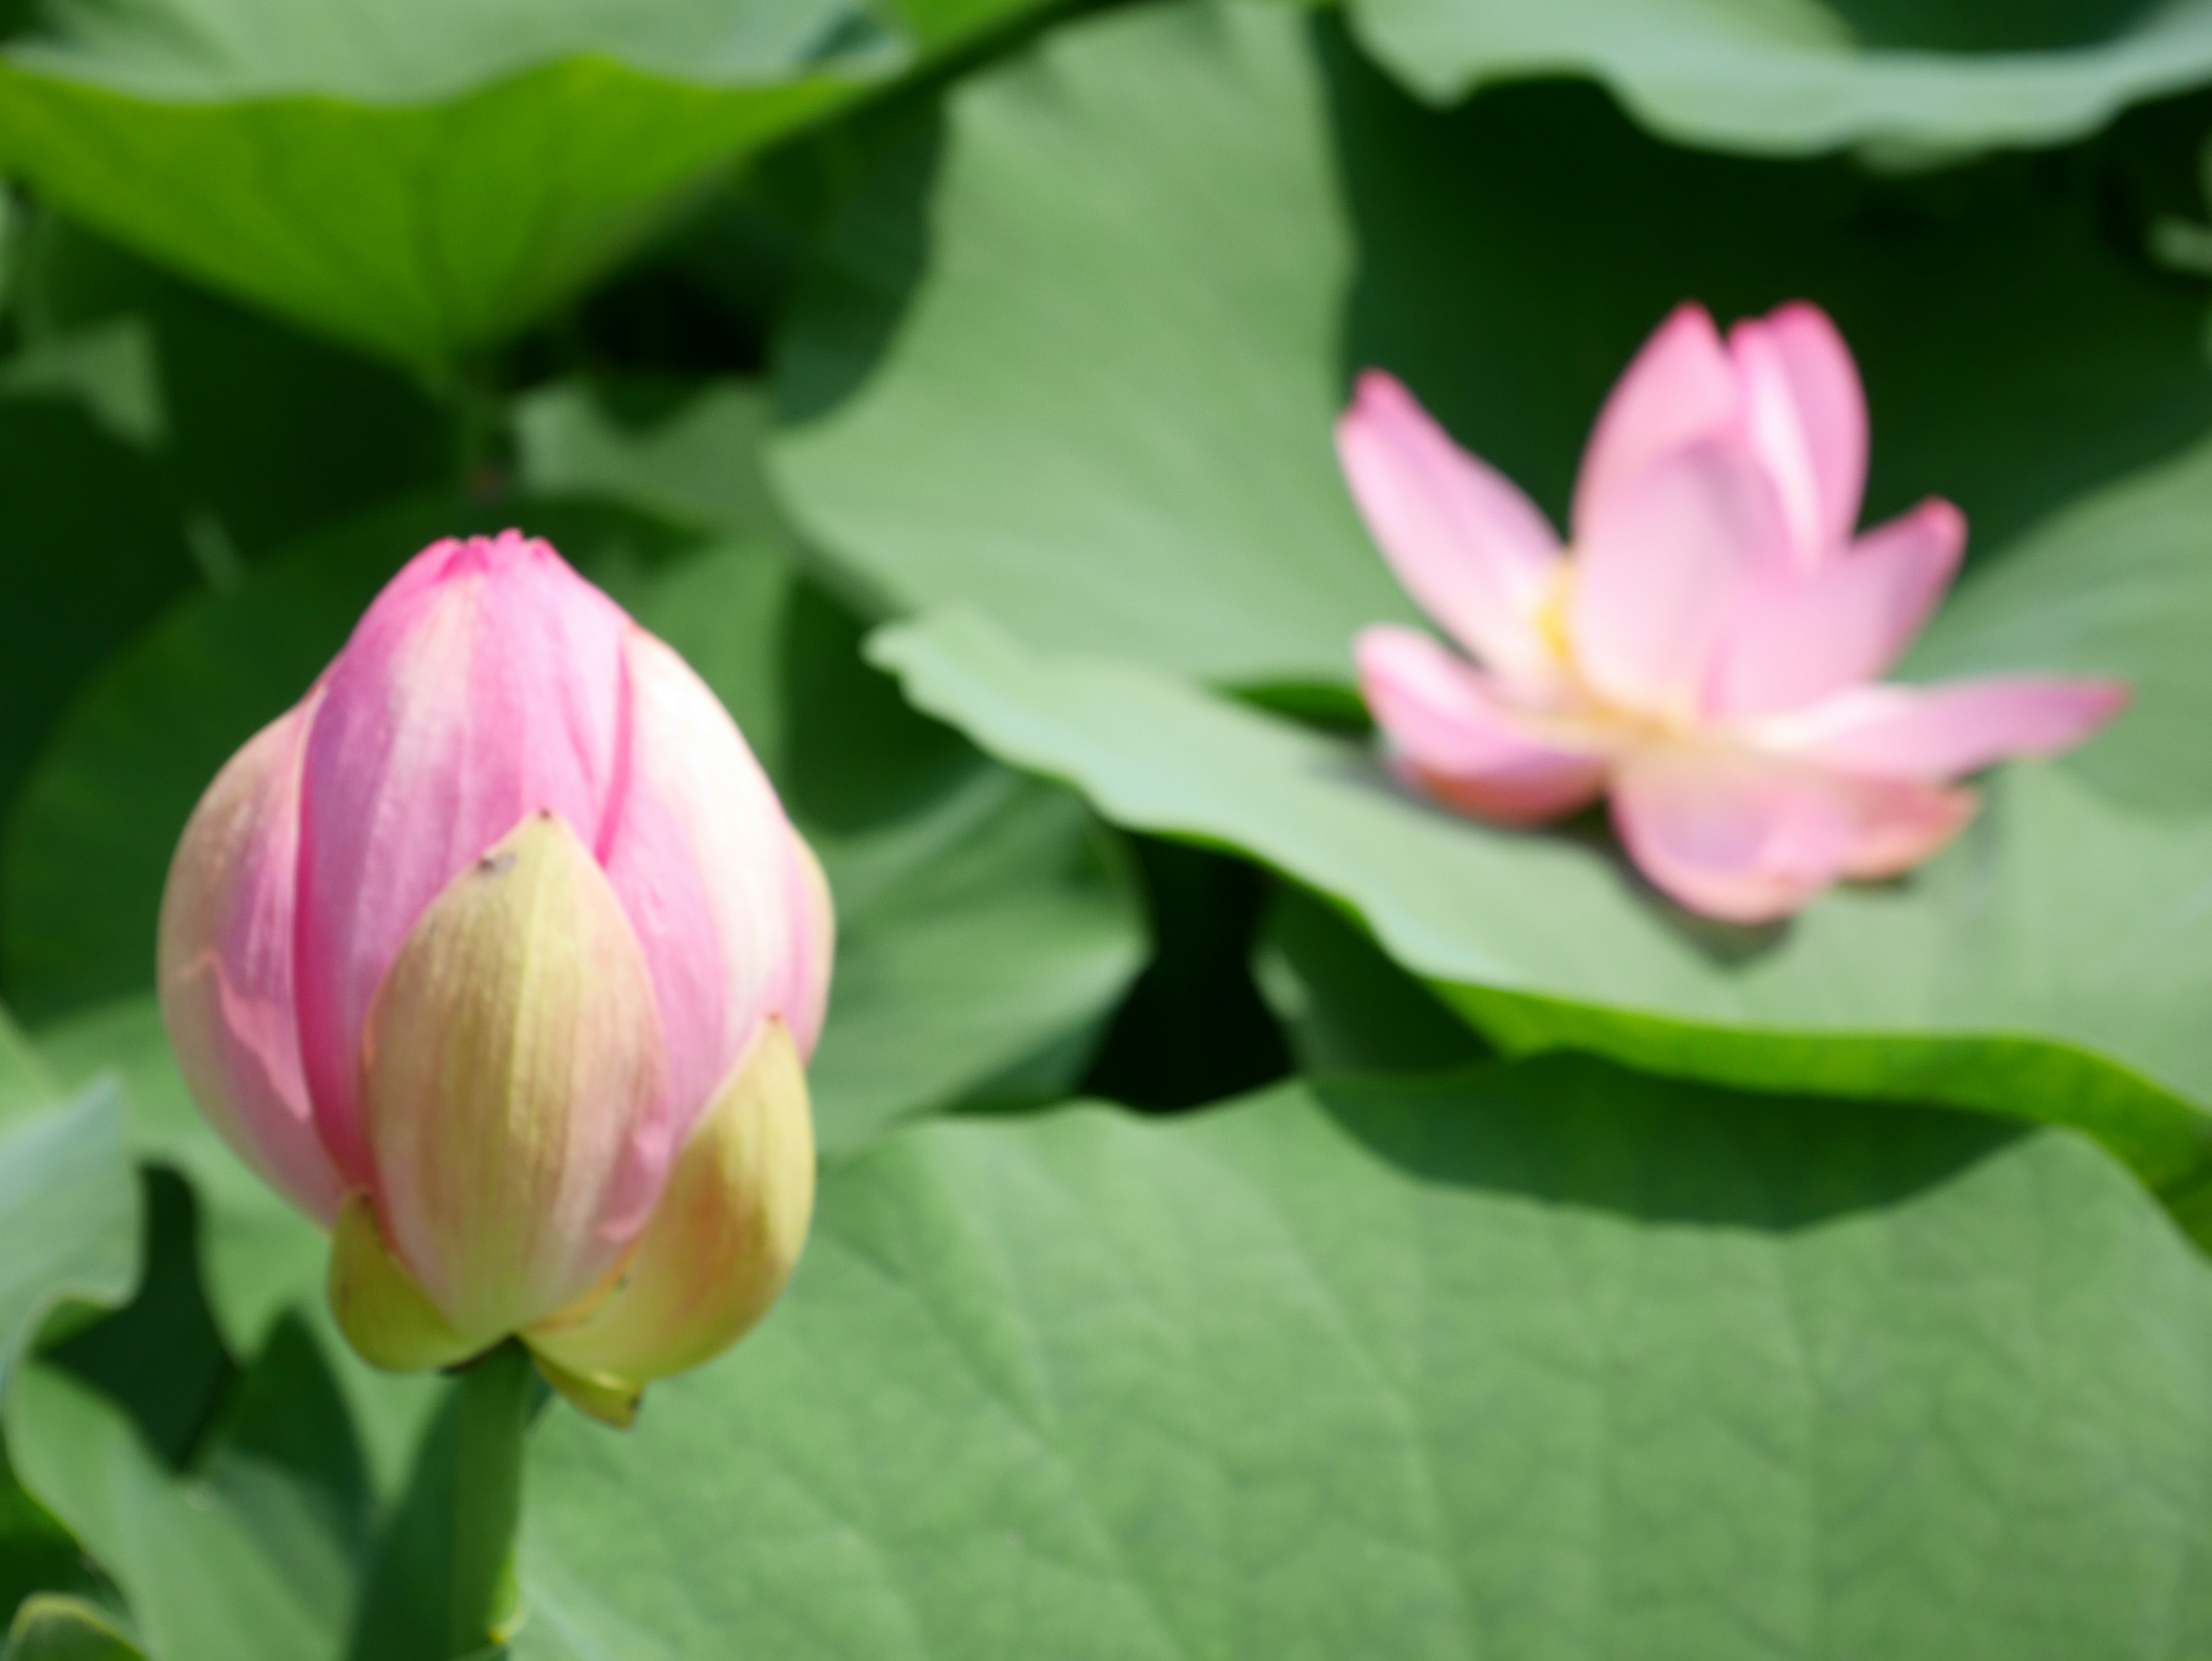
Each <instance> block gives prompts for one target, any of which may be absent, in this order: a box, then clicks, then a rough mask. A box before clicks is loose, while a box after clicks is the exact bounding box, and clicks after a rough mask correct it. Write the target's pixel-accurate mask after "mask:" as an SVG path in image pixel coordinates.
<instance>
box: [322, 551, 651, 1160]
mask: <svg viewBox="0 0 2212 1661" xmlns="http://www.w3.org/2000/svg"><path fill="white" fill-rule="evenodd" d="M627 626H628V622H627V619H626V618H624V617H623V614H622V612H621V611H620V610H619V608H617V606H616V605H615V604H614V603H613V602H612V601H611V600H610V599H607V598H606V596H605V595H604V594H602V593H600V592H599V590H598V589H596V588H594V587H592V586H591V585H590V584H588V583H586V582H585V581H583V580H582V579H581V578H580V577H579V576H577V575H576V574H575V573H574V571H572V570H570V569H568V565H567V564H566V563H563V562H562V559H561V557H560V556H559V555H558V554H556V553H555V552H554V551H553V550H552V549H551V548H550V547H548V546H547V545H545V544H544V543H542V542H535V541H531V540H527V539H526V538H522V537H520V536H519V535H516V534H514V533H513V532H509V533H507V535H505V536H502V537H500V538H496V539H487V538H471V540H469V541H467V542H443V543H440V544H437V545H435V546H433V547H431V548H428V549H426V550H425V551H423V552H422V553H421V554H420V555H418V556H416V558H415V560H414V561H413V562H412V563H410V566H409V567H408V569H406V570H405V571H404V572H403V573H402V574H401V575H400V576H399V577H398V579H397V580H396V581H394V582H393V583H392V586H391V587H389V588H387V589H386V591H385V593H383V594H382V595H380V597H379V598H378V599H377V601H376V603H375V604H374V605H372V606H371V607H370V608H369V611H368V614H367V615H366V616H365V617H363V618H362V621H361V624H360V625H359V626H358V627H357V628H356V630H355V631H354V636H353V638H352V639H351V640H350V641H349V642H348V643H347V646H346V648H345V650H344V651H343V653H341V654H339V656H338V659H337V661H336V662H335V663H334V664H333V665H332V666H331V672H330V675H329V678H328V681H327V683H326V686H325V695H324V698H323V703H322V708H321V709H320V710H319V713H318V714H317V715H316V717H315V720H314V722H313V727H312V728H311V730H310V732H309V733H308V737H307V750H306V758H305V764H304V771H303V779H302V785H301V842H300V893H299V908H298V914H297V917H296V923H295V928H296V934H295V940H296V946H297V962H298V965H299V969H298V978H297V988H296V990H297V996H298V1007H299V1022H300V1041H301V1060H302V1062H303V1064H304V1068H305V1073H306V1076H307V1086H308V1090H309V1092H310V1093H311V1095H312V1097H313V1101H314V1107H315V1115H316V1118H317V1122H318V1123H319V1126H320V1128H321V1130H322V1135H323V1141H324V1143H325V1146H326V1147H328V1148H329V1149H330V1151H331V1155H332V1157H333V1158H334V1159H336V1160H337V1164H338V1165H339V1168H340V1170H341V1171H343V1174H344V1175H345V1177H347V1179H348V1180H349V1182H351V1183H355V1184H356V1185H360V1186H366V1185H368V1182H369V1180H370V1171H369V1166H368V1154H367V1148H366V1145H365V1143H364V1141H363V1140H362V1134H361V1130H360V1128H359V1126H358V1124H357V1123H356V1115H355V1111H354V1087H355V1076H354V1075H355V1070H356V1067H357V1065H358V1057H359V1056H360V1050H361V1037H362V1026H363V1023H364V1022H365V1021H366V1019H367V1017H368V1006H369V1001H370V1000H371V999H372V998H373V997H374V995H375V994H376V990H377V988H378V987H379V985H380V984H381V983H382V982H383V979H384V976H385V971H386V969H387V968H388V967H389V966H390V964H391V963H392V958H393V957H394V956H395V955H396V954H397V953H398V950H399V946H400V943H401V941H403V940H405V939H406V938H407V935H408V933H409V931H410V929H412V928H414V926H415V922H416V919H417V918H418V917H419V916H421V915H422V910H423V908H425V907H426V906H428V904H430V902H431V900H432V899H433V898H435V897H436V896H437V895H438V894H439V893H440V892H441V891H442V890H443V889H444V888H445V886H446V885H447V883H448V882H450V881H451V880H452V879H453V877H454V876H455V874H456V873H459V872H460V871H462V870H464V869H465V868H466V867H468V865H469V864H470V863H471V861H474V860H475V859H476V858H477V856H478V855H481V854H482V853H483V851H484V850H485V849H487V848H489V847H490V846H491V844H492V843H494V842H495V841H497V840H498V839H499V838H500V837H501V836H503V835H505V834H506V832H507V831H508V830H509V829H510V828H511V827H512V826H513V825H514V824H516V822H517V821H519V820H520V818H522V817H523V816H524V815H525V814H526V813H530V812H536V811H538V810H539V809H547V810H550V811H552V812H556V813H558V814H559V815H560V816H561V817H562V818H563V819H564V820H566V821H567V822H568V824H571V825H572V826H574V828H575V830H576V831H577V833H578V834H579V835H580V836H581V837H584V838H585V839H586V842H587V843H595V842H596V841H597V839H598V837H599V828H600V820H601V818H602V814H603V811H604V807H605V803H606V801H607V800H608V798H609V796H610V794H611V793H612V791H613V789H614V788H615V785H616V782H617V770H618V767H619V765H620V762H621V757H622V754H623V746H624V737H623V733H624V728H625V727H626V725H627V722H628V719H629V710H628V702H627V697H626V693H625V691H624V684H623V672H622V668H623V658H622V640H623V631H624V630H625V629H626V628H627Z"/></svg>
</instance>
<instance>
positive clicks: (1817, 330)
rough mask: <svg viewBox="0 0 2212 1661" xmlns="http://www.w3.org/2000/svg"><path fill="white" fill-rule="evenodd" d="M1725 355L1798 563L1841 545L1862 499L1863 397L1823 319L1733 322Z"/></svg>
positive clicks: (1799, 307)
mask: <svg viewBox="0 0 2212 1661" xmlns="http://www.w3.org/2000/svg"><path fill="white" fill-rule="evenodd" d="M1729 353H1730V356H1731V357H1732V358H1733V359H1734V361H1735V368H1736V372H1737V374H1738V375H1739V376H1741V384H1742V386H1743V389H1744V393H1745V400H1746V411H1747V425H1748V427H1749V429H1750V433H1751V437H1752V442H1753V445H1754V446H1755V447H1757V448H1758V449H1759V453H1760V454H1761V456H1762V457H1763V458H1764V459H1765V461H1766V463H1767V465H1768V468H1769V470H1770V471H1771V473H1772V475H1773V477H1774V478H1775V480H1776V483H1777V485H1778V488H1779V490H1781V493H1782V496H1783V501H1784V507H1785V510H1786V511H1787V513H1788V514H1789V517H1790V528H1791V534H1792V537H1793V538H1794V539H1795V542H1796V550H1797V553H1798V557H1799V559H1800V562H1801V563H1804V564H1805V565H1807V566H1808V567H1809V566H1813V565H1817V564H1819V563H1821V562H1823V561H1825V560H1826V559H1828V558H1831V557H1833V556H1834V555H1835V554H1836V553H1837V552H1838V551H1840V550H1841V549H1842V548H1844V546H1845V545H1847V544H1848V543H1849V542H1850V535H1851V530H1852V527H1853V526H1856V525H1857V523H1858V516H1859V502H1860V498H1861V497H1862V496H1863V494H1864V493H1865V490H1866V465H1867V412H1866V394H1865V392H1864V391H1863V389H1862V388H1861V386H1860V385H1859V374H1858V367H1857V365H1856V364H1855V363H1853V362H1852V361H1851V354H1850V348H1849V347H1847V346H1846V345H1844V338H1843V336H1842V335H1840V334H1838V332H1837V331H1836V326H1835V325H1834V324H1833V323H1832V322H1830V321H1829V320H1828V315H1827V313H1826V312H1823V311H1822V310H1820V307H1817V306H1810V305H1807V304H1805V303H1804V302H1802V301H1798V302H1796V303H1795V304H1792V305H1788V306H1784V307H1779V308H1778V309H1777V310H1776V311H1774V312H1772V313H1769V314H1768V316H1767V317H1766V318H1765V319H1764V320H1763V321H1746V322H1742V323H1739V324H1737V325H1736V326H1735V328H1734V329H1733V330H1731V331H1730V332H1729Z"/></svg>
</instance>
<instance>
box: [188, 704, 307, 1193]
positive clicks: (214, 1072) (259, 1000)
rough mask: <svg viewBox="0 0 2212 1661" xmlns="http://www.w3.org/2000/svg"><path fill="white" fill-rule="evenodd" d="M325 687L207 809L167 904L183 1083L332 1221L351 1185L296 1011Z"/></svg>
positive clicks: (232, 776)
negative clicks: (316, 744)
mask: <svg viewBox="0 0 2212 1661" xmlns="http://www.w3.org/2000/svg"><path fill="white" fill-rule="evenodd" d="M320 697H321V689H320V688H319V687H318V688H316V689H315V690H314V691H311V692H309V693H308V694H307V697H305V698H304V699H302V700H301V702H300V703H298V704H297V705H295V707H294V708H293V709H291V710H289V712H288V713H286V714H285V715H280V716H279V717H278V718H277V719H276V721H272V722H270V724H269V725H268V726H267V727H263V728H262V729H261V731H260V732H259V733H257V734H256V735H255V736H254V737H253V738H252V739H250V740H249V741H248V742H247V744H246V747H245V748H244V749H242V750H240V751H239V752H238V753H237V755H235V756H234V757H231V759H230V762H229V764H228V765H226V766H225V767H224V768H223V770H222V772H221V773H219V774H217V775H216V780H215V782H214V783H213V784H211V785H210V786H209V787H208V789H207V794H205V795H204V796H203V797H201V798H200V802H199V806H197V808H195V809H194V810H193V812H192V817H191V822H190V823H189V824H186V826H185V834H184V839H183V840H182V841H181V842H180V843H178V845H177V852H176V857H175V859H174V861H173V862H172V863H171V865H170V867H169V880H168V885H167V888H166V889H165V890H164V891H163V892H162V895H161V929H160V939H161V946H160V953H161V970H160V982H161V1019H162V1023H163V1025H165V1026H167V1029H168V1033H169V1046H170V1048H171V1049H172V1050H174V1051H175V1053H176V1057H177V1067H178V1070H179V1072H181V1073H182V1074H184V1077H185V1085H186V1086H188V1087H189V1088H190V1089H191V1092H192V1097H193V1099H195V1100H196V1101H197V1102H198V1103H199V1104H200V1109H201V1110H202V1111H203V1112H204V1113H205V1114H206V1116H207V1118H208V1121H209V1123H211V1124H212V1125H214V1126H215V1128H216V1130H217V1131H219V1132H220V1133H221V1134H222V1138H223V1140H224V1141H227V1142H228V1143H229V1144H230V1146H231V1147H232V1148H234V1150H235V1151H236V1152H237V1153H238V1154H239V1156H240V1158H241V1159H244V1160H245V1161H246V1163H247V1164H248V1165H252V1167H253V1169H254V1170H256V1171H259V1172H260V1173H261V1175H262V1176H263V1177H265V1178H266V1179H267V1180H268V1181H269V1182H270V1184H271V1185H273V1186H274V1187H275V1188H276V1189H277V1190H278V1191H279V1192H280V1193H282V1194H283V1195H284V1196H285V1197H286V1198H288V1199H289V1200H290V1201H291V1202H292V1203H293V1204H295V1205H296V1206H298V1207H299V1208H301V1210H302V1211H305V1212H306V1213H307V1214H308V1215H310V1216H312V1217H313V1218H314V1219H315V1220H317V1221H319V1222H325V1223H326V1222H328V1221H329V1220H331V1218H332V1217H333V1216H335V1215H336V1214H337V1208H338V1203H339V1202H340V1201H341V1200H342V1199H343V1197H344V1184H343V1182H341V1181H340V1179H339V1177H338V1173H337V1169H336V1167H334V1166H333V1165H331V1161H330V1157H329V1155H327V1154H326V1153H324V1151H323V1145H322V1142H321V1141H320V1140H319V1139H318V1137H317V1136H316V1135H315V1124H314V1115H313V1111H312V1110H311V1109H310V1108H309V1106H308V1103H307V1083H306V1080H304V1079H303V1078H302V1077H301V1071H300V1040H299V1026H298V1023H297V1021H296V1019H295V1016H294V1013H293V1007H292V910H293V904H292V901H293V884H294V879H295V872H296V867H297V863H298V858H297V856H298V849H299V839H300V831H299V823H300V818H299V815H300V751H301V745H302V744H303V742H304V740H305V739H306V736H307V727H308V723H309V722H310V721H313V718H314V713H315V708H316V705H317V703H319V700H320Z"/></svg>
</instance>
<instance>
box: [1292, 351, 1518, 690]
mask: <svg viewBox="0 0 2212 1661" xmlns="http://www.w3.org/2000/svg"><path fill="white" fill-rule="evenodd" d="M1336 449H1337V454H1338V456H1339V458H1340V459H1341V461H1342V463H1343V466H1344V476H1345V479H1346V483H1347V484H1349V485H1350V486H1351V489H1352V497H1353V500H1354V501H1356V502H1358V504H1359V511H1360V514H1361V515H1362V516H1363V517H1364V519H1365V520H1366V521H1367V528H1368V530H1369V532H1370V533H1371V534H1372V535H1373V536H1374V538H1375V540H1376V544H1377V545H1379V546H1380V547H1381V548H1382V550H1383V555H1384V557H1386V558H1388V559H1389V562H1390V569H1392V570H1394V571H1395V572H1396V573H1397V575H1398V581H1400V582H1401V583H1403V584H1404V585H1405V587H1406V591H1407V593H1410V594H1411V595H1413V598H1414V599H1416V600H1417V601H1419V604H1420V606H1421V609H1422V610H1423V611H1426V612H1427V613H1428V614H1429V615H1430V616H1431V617H1432V618H1435V619H1436V620H1437V623H1438V624H1441V625H1442V626H1443V628H1444V629H1445V630H1447V631H1448V632H1449V634H1450V635H1451V636H1452V637H1453V638H1454V639H1455V640H1457V641H1458V642H1460V644H1462V646H1464V647H1466V648H1468V650H1469V651H1470V652H1473V653H1474V654H1475V655H1476V656H1478V657H1480V659H1481V660H1483V661H1484V662H1485V663H1486V664H1488V665H1489V666H1491V667H1492V668H1493V669H1495V670H1497V671H1498V672H1499V673H1500V674H1504V675H1510V676H1520V675H1529V676H1534V677H1538V678H1543V677H1547V676H1548V674H1549V672H1550V669H1549V666H1550V662H1551V654H1550V651H1549V648H1547V645H1546V643H1545V642H1544V639H1543V636H1542V634H1541V630H1539V629H1538V628H1537V626H1536V624H1535V621H1534V619H1535V616H1536V612H1537V611H1538V609H1539V608H1540V607H1541V605H1542V604H1543V603H1544V600H1545V598H1546V596H1547V593H1549V590H1550V587H1551V584H1552V581H1553V575H1554V574H1555V573H1556V571H1557V569H1558V567H1559V538H1558V537H1557V536H1555V535H1553V532H1552V527H1551V526H1549V525H1548V524H1547V523H1546V522H1545V520H1544V516H1543V514H1541V513H1539V512H1538V511H1537V510H1536V508H1535V505H1534V503H1532V502H1530V501H1529V500H1528V497H1526V496H1523V495H1522V494H1521V492H1520V491H1519V490H1516V488H1515V487H1514V485H1513V484H1512V483H1511V481H1510V480H1509V479H1507V478H1505V477H1504V475H1503V474H1502V473H1499V472H1496V471H1495V470H1494V469H1492V468H1491V467H1488V466H1486V465H1484V464H1483V463H1482V462H1480V461H1479V460H1477V459H1475V458H1474V456H1471V455H1469V454H1468V453H1467V452H1466V451H1464V450H1462V449H1461V448H1460V447H1459V446H1457V445H1456V444H1455V443H1453V442H1452V441H1451V439H1450V437H1449V435H1447V434H1446V433H1445V432H1444V430H1443V428H1441V427H1439V426H1437V423H1435V422H1434V421H1432V420H1431V419H1430V417H1429V415H1428V413H1427V411H1425V410H1423V409H1422V408H1421V406H1420V405H1419V403H1417V402H1416V401H1415V400H1414V399H1413V394H1412V393H1411V392H1407V390H1406V389H1405V388H1404V387H1403V386H1400V385H1399V384H1398V382H1397V381H1396V380H1394V379H1393V378H1392V377H1390V376H1389V375H1387V374H1383V373H1382V372H1380V371H1379V370H1373V369H1370V370H1369V371H1368V372H1367V373H1366V374H1363V375H1361V376H1360V377H1359V384H1358V388H1357V389H1356V391H1355V392H1354V393H1353V395H1352V406H1351V408H1349V409H1347V410H1346V411H1345V412H1344V415H1343V417H1342V418H1341V419H1340V420H1339V421H1338V423H1337V425H1336Z"/></svg>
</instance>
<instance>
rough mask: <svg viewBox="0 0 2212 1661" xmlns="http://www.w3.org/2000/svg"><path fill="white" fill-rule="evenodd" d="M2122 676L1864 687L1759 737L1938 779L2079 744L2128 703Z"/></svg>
mask: <svg viewBox="0 0 2212 1661" xmlns="http://www.w3.org/2000/svg"><path fill="white" fill-rule="evenodd" d="M2127 702H2128V689H2127V687H2126V685H2125V684H2123V683H2122V682H2119V681H2116V680H2091V679H2071V678H2062V677H2059V676H2055V675H1991V676H1986V677H1980V678H1974V679H1970V680H1956V681H1950V682H1948V683H1946V684H1942V685H1938V686H1862V687H1857V688H1854V689H1853V690H1852V691H1848V692H1843V693H1839V694H1838V695H1837V696H1836V697H1832V698H1830V699H1827V700H1826V701H1825V702H1824V703H1820V704H1817V705H1815V706H1814V707H1813V708H1811V709H1806V710H1802V711H1800V712H1799V713H1797V714H1796V715H1784V716H1779V717H1777V718H1775V719H1774V720H1772V721H1767V722H1763V723H1761V724H1760V725H1759V728H1758V736H1759V740H1760V741H1761V742H1762V743H1764V744H1765V745H1767V746H1768V747H1770V748H1771V749H1773V750H1775V751H1779V752H1783V753H1787V754H1789V755H1791V756H1794V757H1797V758H1799V759H1801V760H1802V761H1805V762H1808V763H1810V764H1814V765H1817V766H1820V767H1826V768H1829V769H1832V770H1835V771H1837V772H1839V773H1847V774H1851V775H1855V776H1863V777H1867V778H1882V779H1917V780H1927V781H1933V780H1938V779H1951V778H1957V777H1960V776H1963V775H1965V774H1968V773H1972V772H1978V771H1979V770H1981V769H1982V768H1984V767H1987V766H1989V765H1990V764H1991V763H1992V762H1997V761H2003V760H2006V759H2008V758H2010V757H2017V756H2051V755H2056V754H2057V753H2058V752H2059V751H2062V750H2068V749H2071V748H2072V747H2073V746H2074V745H2077V744H2079V743H2081V741H2082V740H2083V739H2086V738H2087V737H2088V736H2089V735H2090V734H2091V733H2094V732H2095V731H2096V730H2097V729H2098V728H2099V727H2102V726H2103V725H2104V724H2105V723H2106V721H2110V720H2111V719H2112V717H2113V716H2114V715H2118V713H2119V712H2120V711H2121V710H2122V709H2124V708H2125V707H2126V706H2127Z"/></svg>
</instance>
